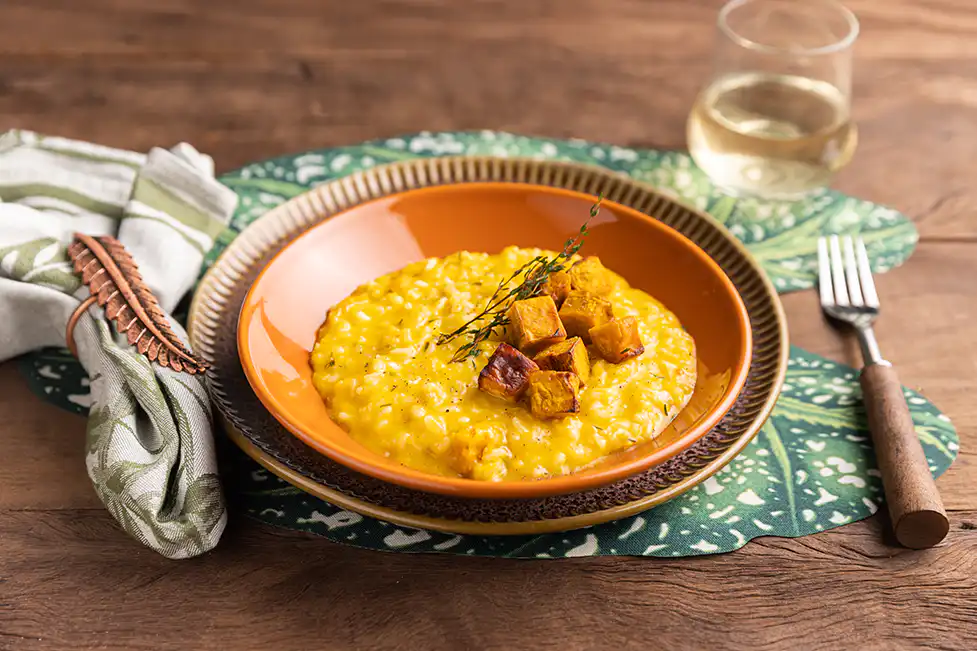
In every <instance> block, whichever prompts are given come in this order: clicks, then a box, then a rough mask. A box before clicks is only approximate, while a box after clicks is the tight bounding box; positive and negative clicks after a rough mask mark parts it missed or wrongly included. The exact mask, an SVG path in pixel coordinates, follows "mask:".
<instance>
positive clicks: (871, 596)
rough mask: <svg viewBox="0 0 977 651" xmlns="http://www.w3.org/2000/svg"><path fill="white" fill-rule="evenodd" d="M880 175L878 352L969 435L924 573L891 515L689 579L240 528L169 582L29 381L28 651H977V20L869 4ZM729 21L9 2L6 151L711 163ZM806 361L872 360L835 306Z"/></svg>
mask: <svg viewBox="0 0 977 651" xmlns="http://www.w3.org/2000/svg"><path fill="white" fill-rule="evenodd" d="M848 3H849V5H850V6H851V7H852V8H853V9H854V10H855V11H856V13H858V15H859V17H860V18H861V21H862V36H861V38H860V40H859V43H858V46H857V48H856V59H855V86H854V101H855V104H854V117H855V120H856V121H857V122H858V125H859V130H860V134H859V135H860V144H859V148H858V151H857V152H856V154H855V159H854V161H853V163H852V165H850V166H849V167H848V168H847V169H845V170H844V171H843V172H842V174H841V175H840V176H839V178H838V182H837V184H836V186H837V187H838V189H840V190H842V191H845V192H848V193H851V194H854V195H858V196H861V197H864V198H867V199H870V200H873V201H877V202H880V203H885V204H889V205H892V206H894V207H896V208H898V209H900V210H902V211H903V212H905V213H906V214H908V215H910V216H911V217H912V218H913V219H914V220H915V221H916V223H917V225H918V226H919V229H920V233H921V237H922V244H921V245H920V247H919V249H918V250H917V252H916V254H915V255H914V256H913V258H912V259H911V260H910V261H909V262H908V263H907V264H906V265H905V266H904V267H902V268H900V269H897V270H895V271H893V272H891V273H888V274H885V275H883V276H881V277H879V279H878V285H879V293H880V295H881V298H882V300H883V316H882V318H881V320H880V321H879V323H878V328H877V333H878V337H879V340H880V343H881V346H882V350H883V352H884V353H885V355H886V356H887V357H888V358H889V359H891V360H892V361H893V363H894V364H895V365H896V367H897V368H898V369H899V373H900V377H901V379H902V380H903V382H904V383H905V384H907V385H909V386H912V387H913V388H916V389H920V390H921V391H922V392H923V393H924V394H925V395H926V396H927V397H929V398H930V399H932V400H934V401H935V402H936V403H937V404H938V405H939V406H940V407H941V408H942V409H943V410H944V411H946V412H947V413H948V414H949V415H950V416H951V417H952V418H953V420H954V422H955V424H956V425H957V427H958V429H959V431H960V436H961V453H960V457H959V458H958V460H957V462H956V463H955V464H954V466H953V467H952V468H951V469H950V470H949V471H948V472H947V474H946V475H945V476H944V477H942V478H941V479H940V480H939V481H938V486H939V488H940V490H941V493H942V496H943V499H944V504H945V506H946V508H947V510H948V511H949V515H950V520H951V531H950V534H949V536H948V537H947V539H946V541H944V542H943V543H942V544H941V545H940V546H939V547H937V548H935V549H931V550H925V551H909V550H903V549H900V548H899V547H897V546H895V544H894V542H893V541H892V540H891V539H890V538H889V537H888V536H887V535H886V534H885V533H884V532H885V531H887V527H888V521H887V518H886V516H885V515H884V514H880V515H879V516H876V517H875V518H872V519H870V520H868V521H866V522H861V523H856V524H852V525H849V526H846V527H843V528H841V529H838V530H835V531H831V532H827V533H823V534H819V535H815V536H808V537H805V538H801V539H797V540H786V539H760V540H755V541H753V542H751V543H749V544H748V545H747V546H746V547H745V548H743V549H742V550H739V551H737V552H734V553H731V554H727V555H723V556H719V557H703V558H691V559H682V560H668V561H664V560H654V559H628V558H600V559H580V560H572V561H571V560H568V561H554V562H545V563H541V562H517V561H504V560H492V559H468V558H455V557H442V556H410V555H404V554H384V553H378V552H366V551H361V550H355V549H350V548H346V547H342V546H339V545H334V544H331V543H328V542H326V541H323V540H321V539H318V538H314V537H311V536H307V535H303V534H297V533H290V532H285V531H280V530H273V529H270V528H267V527H264V526H262V525H258V524H255V523H252V522H250V521H247V520H243V519H242V518H240V517H235V516H233V515H232V522H231V526H230V528H229V530H228V532H227V533H226V534H225V538H224V540H223V542H222V544H221V545H220V547H218V549H217V550H215V551H214V552H212V553H210V554H208V555H206V556H205V557H203V558H199V559H194V560H188V561H178V562H174V561H167V560H165V559H163V558H161V557H159V556H156V555H155V554H154V553H153V552H150V551H148V550H146V549H143V548H141V547H140V546H139V545H138V544H137V543H136V542H134V541H132V540H131V539H129V538H128V537H127V536H126V535H125V534H123V533H122V532H121V531H120V530H119V529H118V528H117V527H116V525H115V524H114V522H113V521H112V519H111V517H110V516H109V515H108V514H107V513H105V512H104V510H103V509H102V507H101V504H100V502H99V501H98V499H97V497H96V496H95V494H94V492H93V491H92V489H91V487H90V486H89V484H88V479H87V476H86V474H85V469H84V449H83V436H84V420H83V419H82V418H79V417H77V416H72V415H70V414H65V413H63V412H61V411H58V410H57V409H54V408H52V407H49V406H46V405H44V404H43V403H42V402H41V401H40V400H38V399H37V398H35V397H33V396H32V395H31V394H30V392H29V391H28V390H27V388H26V386H25V385H24V384H23V382H22V381H21V380H20V379H19V377H18V376H17V374H16V372H15V369H14V368H13V367H12V366H11V365H9V364H8V365H5V366H3V367H0V649H3V650H7V649H11V650H17V651H20V650H22V649H25V650H28V649H45V650H47V649H69V648H70V649H79V648H102V649H186V648H232V649H248V648H270V647H275V648H281V649H293V648H295V649H298V648H308V647H309V646H310V644H312V643H311V642H310V640H314V644H315V646H316V647H318V648H324V649H325V648H329V649H371V648H378V649H397V648H415V649H434V650H439V649H467V648H481V649H517V648H534V649H594V648H622V649H632V648H637V649H647V648H667V649H673V648H674V649H679V648H694V649H712V648H723V649H825V650H827V649H831V650H834V649H847V648H861V649H915V648H930V649H972V648H974V640H977V578H975V577H977V566H975V563H977V560H975V559H977V488H975V487H977V456H975V454H977V453H975V452H974V450H977V403H975V401H974V399H973V396H974V395H975V394H977V334H975V329H974V325H973V324H974V323H975V322H977V185H975V184H974V182H973V180H974V178H977V157H975V156H974V154H973V151H974V148H973V138H972V133H973V115H974V110H975V108H977V38H975V37H977V4H975V3H973V2H971V1H970V0H925V1H924V0H848ZM720 5H721V2H720V1H719V0H709V1H706V0H698V1H693V0H655V1H652V0H524V1H517V0H371V1H366V0H363V1H357V2H350V1H347V0H290V1H289V2H279V1H277V0H235V1H231V0H211V1H210V2H199V1H197V0H152V1H151V0H128V1H126V2H121V1H119V0H4V1H3V3H2V4H0V129H6V128H9V127H14V126H16V127H22V128H28V129H35V130H38V131H41V132H45V133H52V134H58V135H63V136H69V137H77V138H84V139H89V140H96V141H99V142H101V143H103V144H107V145H114V146H120V147H126V148H131V149H137V150H143V151H145V150H148V149H149V148H150V147H152V146H157V145H162V146H168V145H172V144H173V143H175V142H178V141H180V140H185V141H187V142H190V143H192V144H194V145H195V146H197V147H199V148H200V149H201V150H203V151H206V152H207V153H209V154H211V155H213V156H214V158H215V159H216V162H217V166H218V169H219V170H229V169H232V168H234V167H237V166H239V165H241V164H243V163H246V162H249V161H252V160H256V159H261V158H265V157H270V156H275V155H278V154H284V153H289V152H294V151H299V150H305V149H310V148H315V147H325V146H331V145H339V144H344V143H351V142H356V141H359V140H364V139H368V138H376V137H382V136H388V135H393V134H397V133H404V132H412V131H417V130H421V129H433V130H438V129H477V128H493V129H508V130H512V131H518V132H522V133H527V134H536V135H544V136H554V137H569V136H576V137H581V138H589V139H593V140H599V141H607V142H614V143H619V144H630V145H638V146H640V145H646V146H659V147H683V146H684V140H685V137H684V133H685V128H684V124H685V117H686V114H687V111H688V109H689V107H690V106H691V104H692V101H693V98H694V96H695V94H696V92H697V91H698V89H699V86H700V84H701V83H702V82H703V81H704V79H705V77H706V75H707V74H708V71H709V67H710V65H711V53H710V46H711V43H712V38H713V29H714V28H713V26H712V21H713V19H714V17H715V13H716V11H717V10H718V8H719V6H720ZM785 304H786V309H787V311H788V315H789V319H790V323H791V328H792V339H793V342H794V343H796V344H798V345H801V346H804V347H806V348H809V349H811V350H814V351H815V352H818V353H821V354H824V355H827V356H829V357H832V358H834V359H838V360H841V361H847V362H849V363H851V362H854V361H856V360H857V358H856V357H854V354H855V353H856V352H857V349H856V348H855V347H854V342H853V341H852V340H848V339H846V338H843V337H842V336H840V335H839V334H837V333H835V332H833V331H831V330H830V329H829V328H827V327H826V326H825V324H823V322H822V321H821V318H820V316H819V313H818V310H817V301H816V297H815V295H814V293H813V292H802V293H799V294H794V295H791V296H788V297H786V299H785Z"/></svg>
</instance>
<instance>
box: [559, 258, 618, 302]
mask: <svg viewBox="0 0 977 651" xmlns="http://www.w3.org/2000/svg"><path fill="white" fill-rule="evenodd" d="M570 286H571V287H572V288H573V289H582V290H583V291H585V292H590V293H591V294H597V295H598V296H606V295H607V294H610V293H611V290H612V289H614V279H613V277H612V276H611V272H610V271H608V270H607V268H606V267H605V266H604V265H603V264H602V263H601V261H600V258H598V257H597V256H595V255H591V256H588V257H586V258H584V259H583V260H581V261H580V262H578V263H577V264H575V265H573V266H572V267H570Z"/></svg>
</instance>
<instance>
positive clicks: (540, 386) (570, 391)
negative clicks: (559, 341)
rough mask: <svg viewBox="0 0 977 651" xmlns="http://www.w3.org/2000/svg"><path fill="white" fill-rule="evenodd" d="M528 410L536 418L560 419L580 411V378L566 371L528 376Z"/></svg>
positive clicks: (538, 372) (537, 373) (537, 372)
mask: <svg viewBox="0 0 977 651" xmlns="http://www.w3.org/2000/svg"><path fill="white" fill-rule="evenodd" d="M527 395H528V396H529V408H530V410H532V412H533V416H535V417H536V418H562V417H564V416H569V415H570V414H575V413H577V412H579V411H580V378H579V377H577V375H576V374H575V373H567V372H566V371H536V372H534V373H533V374H532V375H530V376H529V391H528V394H527Z"/></svg>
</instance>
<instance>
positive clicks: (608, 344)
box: [590, 316, 645, 364]
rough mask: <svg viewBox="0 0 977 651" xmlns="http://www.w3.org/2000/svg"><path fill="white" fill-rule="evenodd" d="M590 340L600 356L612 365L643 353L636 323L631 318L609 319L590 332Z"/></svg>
mask: <svg viewBox="0 0 977 651" xmlns="http://www.w3.org/2000/svg"><path fill="white" fill-rule="evenodd" d="M590 339H591V340H592V341H593V342H594V347H595V348H597V352H599V353H600V356H601V357H603V358H604V359H606V360H607V361H608V362H611V363H612V364H620V363H621V362H623V361H625V360H627V359H631V358H632V357H637V356H638V355H640V354H641V353H643V352H645V347H644V345H643V344H642V343H641V334H640V333H639V332H638V322H637V321H636V320H635V318H634V317H633V316H625V317H622V318H620V319H611V320H610V321H608V322H607V323H605V324H603V325H599V326H597V327H595V328H591V330H590Z"/></svg>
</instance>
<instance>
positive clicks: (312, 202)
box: [188, 157, 788, 535]
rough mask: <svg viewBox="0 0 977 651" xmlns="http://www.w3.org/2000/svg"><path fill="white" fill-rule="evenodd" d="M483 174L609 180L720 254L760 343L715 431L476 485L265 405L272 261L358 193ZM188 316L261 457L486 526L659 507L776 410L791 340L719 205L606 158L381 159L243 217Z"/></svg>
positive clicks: (340, 489) (412, 508)
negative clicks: (327, 441)
mask: <svg viewBox="0 0 977 651" xmlns="http://www.w3.org/2000/svg"><path fill="white" fill-rule="evenodd" d="M484 181H495V182H509V183H524V184H535V185H546V186H551V187H556V188H564V189H567V190H574V191H578V192H585V193H589V194H596V193H598V192H603V193H604V195H605V196H606V197H607V198H608V199H610V200H612V201H615V202H618V203H620V204H623V205H625V206H629V207H632V208H634V209H636V210H638V211H640V212H643V213H645V214H648V215H651V216H652V217H654V218H656V219H658V220H659V221H661V222H663V223H664V224H666V225H668V226H671V227H672V228H674V229H676V230H678V231H679V232H680V233H682V234H683V235H685V236H686V237H688V238H689V239H691V240H692V241H693V242H695V243H696V244H697V245H698V246H699V247H701V248H702V249H703V250H705V251H706V252H707V253H708V254H709V255H710V256H711V257H712V258H713V259H714V260H716V262H717V263H719V265H720V266H721V267H722V268H723V270H724V271H725V272H726V274H727V275H728V276H729V277H730V279H731V280H732V282H733V284H734V285H735V286H736V288H737V290H738V291H739V293H740V295H741V296H742V299H743V301H744V303H745V304H746V307H747V310H748V312H749V314H750V320H751V324H750V326H751V329H752V332H753V342H754V350H753V359H752V362H751V365H750V371H749V376H748V379H747V382H746V385H745V386H744V388H743V390H742V391H741V393H740V394H739V396H738V397H737V400H736V402H735V404H734V406H733V408H732V409H731V410H730V411H729V412H728V413H727V415H726V416H725V417H724V418H723V420H722V421H721V422H720V423H719V424H718V425H717V426H716V427H715V428H713V429H712V430H711V431H710V432H709V433H708V434H707V435H706V436H705V437H703V438H702V439H700V440H699V441H698V442H697V443H696V444H695V445H693V446H692V447H690V448H689V449H687V450H686V451H684V452H683V453H681V454H680V455H678V456H676V457H673V458H672V459H670V460H668V461H667V462H665V463H663V464H661V465H659V466H656V467H654V468H652V469H651V470H648V471H646V472H644V473H641V474H638V475H635V476H632V477H629V478H626V479H623V480H620V481H618V482H615V483H613V484H610V485H607V486H603V487H599V488H594V489H591V490H586V491H583V492H579V493H573V494H569V495H557V496H552V497H544V498H538V499H494V500H489V499H466V498H459V497H450V496H445V495H437V494H432V493H425V492H420V491H416V490H412V489H409V488H405V487H401V486H397V485H393V484H389V483H386V482H383V481H381V480H378V479H374V478H371V477H367V476H366V475H362V474H359V473H357V472H355V471H353V470H350V469H348V468H346V467H345V466H342V465H340V464H338V463H336V462H333V461H331V460H329V459H328V458H326V457H324V456H322V455H321V454H319V453H318V452H316V451H314V450H312V449H311V448H309V447H307V446H305V445H304V444H303V443H302V442H300V441H299V440H298V439H297V438H296V437H295V436H293V435H292V434H290V433H289V432H288V431H287V430H286V429H285V428H284V427H283V426H282V425H280V424H279V423H278V421H277V420H276V419H275V418H274V417H273V416H272V415H271V414H269V413H268V412H267V411H266V410H265V409H264V407H263V406H262V404H261V402H260V401H259V400H258V398H257V396H255V394H254V393H253V391H252V390H251V387H250V385H249V383H248V381H247V379H246V377H245V375H244V371H243V370H242V368H241V364H240V362H239V358H238V351H237V340H236V336H235V333H236V327H237V319H238V314H239V312H240V309H241V305H242V302H243V300H244V297H245V295H246V293H247V291H248V289H249V288H250V286H251V284H252V282H253V281H254V279H255V278H256V277H257V275H258V273H259V272H260V271H261V270H262V268H263V267H264V266H265V264H266V263H267V262H268V261H269V260H270V259H271V258H272V257H273V256H274V255H275V254H276V253H277V252H278V251H280V250H281V249H282V247H284V246H285V244H287V243H288V242H289V241H291V240H292V239H293V238H294V237H295V236H297V235H298V234H299V233H301V232H303V231H304V230H306V229H307V228H308V227H310V226H311V225H313V224H316V223H318V222H320V221H322V220H324V219H327V218H329V217H330V216H332V215H334V214H336V213H337V212H340V211H342V210H345V209H347V208H350V207H351V206H354V205H358V204H360V203H364V202H366V201H370V200H373V199H377V198H379V197H384V196H388V195H391V194H395V193H399V192H404V191H407V190H410V189H415V188H423V187H430V186H436V185H444V184H452V183H471V182H484ZM188 325H189V331H190V338H191V343H192V345H193V347H194V349H195V350H196V351H197V352H198V353H199V354H200V355H201V356H202V357H203V358H204V359H205V360H206V361H207V362H208V363H210V365H211V369H210V370H209V371H208V380H209V383H210V387H211V393H212V396H213V398H214V402H215V405H216V407H217V410H218V415H219V418H220V421H221V423H222V425H223V426H224V428H225V430H226V431H227V433H228V435H229V436H230V438H231V439H232V440H233V441H234V442H235V443H236V444H237V445H238V446H240V447H241V448H242V449H243V450H244V451H245V452H246V453H247V454H248V455H250V456H251V457H253V458H254V459H255V460H256V461H258V462H259V463H260V464H262V465H263V466H265V467H266V468H268V469H269V470H271V471H272V472H274V473H275V474H277V475H279V476H280V477H282V478H283V479H285V480H287V481H289V482H290V483H292V484H294V485H296V486H298V487H299V488H301V489H303V490H305V491H307V492H309V493H312V494H314V495H316V496H318V497H321V498H323V499H325V500H326V501H329V502H331V503H333V504H336V505H338V506H341V507H343V508H346V509H348V510H351V511H355V512H358V513H361V514H364V515H368V516H371V517H375V518H378V519H381V520H386V521H389V522H394V523H396V524H401V525H405V526H410V527H417V528H424V529H434V530H439V531H447V532H452V533H469V534H481V535H497V534H506V535H516V534H529V533H542V532H546V531H559V530H567V529H575V528H579V527H584V526H589V525H593V524H598V523H600V522H606V521H608V520H613V519H617V518H622V517H626V516H628V515H632V514H634V513H637V512H640V511H642V510H645V509H648V508H650V507H652V506H654V505H656V504H659V503H661V502H664V501H666V500H668V499H670V498H672V497H674V496H676V495H679V494H681V493H682V492H684V491H686V490H688V489H689V488H691V487H693V486H695V485H696V484H698V483H700V482H702V481H705V480H706V479H707V478H708V477H710V476H711V475H713V474H714V473H716V472H717V471H718V470H719V469H720V468H722V467H723V466H724V465H726V463H728V462H729V461H730V460H731V459H732V458H733V457H734V456H736V454H738V453H739V452H740V451H741V450H742V449H743V448H744V447H745V446H746V445H747V444H748V443H749V442H750V440H751V439H752V438H753V436H754V435H755V434H756V433H757V431H758V430H759V428H760V427H761V426H762V424H763V422H764V421H765V420H766V418H767V417H768V416H769V414H770V411H771V410H772V409H773V406H774V403H775V401H776V399H777V396H778V393H779V389H780V386H781V383H782V381H783V377H784V374H785V372H786V366H787V354H788V345H787V327H786V320H785V318H784V315H783V310H782V308H781V305H780V301H779V298H778V297H777V294H776V292H775V290H774V288H773V286H772V285H771V283H770V282H769V281H768V280H767V278H766V277H765V275H764V273H763V271H762V270H761V268H760V266H759V265H758V264H757V263H756V262H755V261H754V260H753V259H752V258H751V257H750V255H749V253H747V251H746V249H745V248H744V247H743V246H742V245H741V244H740V243H739V242H738V241H737V240H736V239H735V238H734V237H733V236H732V235H730V234H729V233H728V232H727V231H726V230H725V228H724V227H723V226H722V225H720V224H719V223H718V222H716V221H715V220H714V219H713V218H711V217H709V216H708V215H706V214H704V213H702V212H699V211H697V210H695V209H693V208H690V207H688V206H686V205H684V204H682V203H680V202H678V201H675V200H674V199H671V198H669V197H666V196H664V195H662V194H659V193H657V192H655V191H654V190H653V189H651V188H649V187H647V186H645V185H643V184H641V183H638V182H635V181H633V180H630V179H628V178H627V177H624V176H622V175H618V174H614V173H613V172H609V171H607V170H605V169H601V168H596V167H590V166H585V165H579V164H574V163H561V162H549V161H538V160H525V159H498V158H489V157H453V158H435V159H419V160H410V161H404V162H400V163H393V164H390V165H385V166H381V167H376V168H372V169H370V170H366V171H362V172H358V173H356V174H353V175H351V176H348V177H344V178H342V179H338V180H336V181H332V182H329V183H326V184H323V185H320V186H318V187H316V188H315V189H313V190H312V191H310V192H308V193H306V194H303V195H301V196H299V197H296V198H295V199H292V200H291V201H288V202H287V203H285V204H283V205H281V206H279V207H278V208H275V209H274V210H272V211H270V212H269V213H268V214H266V215H265V216H264V217H262V218H260V219H258V220H257V221H256V222H254V223H253V224H252V225H251V226H249V227H248V228H247V229H246V230H244V231H243V232H242V233H241V234H240V235H239V236H238V237H237V238H236V239H235V240H234V241H233V242H232V243H231V244H230V246H229V247H228V249H227V250H226V251H225V252H224V253H223V254H222V255H221V257H220V258H219V259H218V260H217V262H216V263H215V264H214V265H213V266H212V267H211V269H210V271H209V272H208V273H207V274H206V276H205V277H204V278H203V280H202V281H201V283H200V285H199V287H198V289H197V292H196V294H195V297H194V301H193V304H192V305H191V309H190V315H189V320H188Z"/></svg>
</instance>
